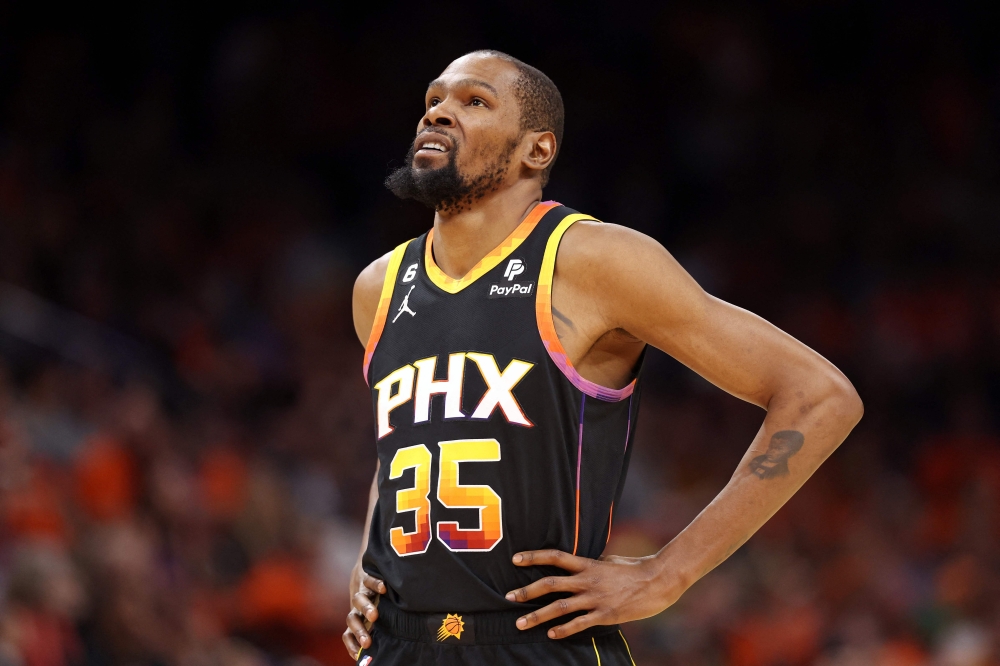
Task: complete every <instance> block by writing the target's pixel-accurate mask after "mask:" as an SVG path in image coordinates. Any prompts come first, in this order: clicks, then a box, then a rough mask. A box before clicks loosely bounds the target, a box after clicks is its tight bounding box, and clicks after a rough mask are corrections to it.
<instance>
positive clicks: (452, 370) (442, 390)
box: [373, 352, 534, 439]
mask: <svg viewBox="0 0 1000 666" xmlns="http://www.w3.org/2000/svg"><path fill="white" fill-rule="evenodd" d="M466 359H469V360H470V361H472V362H474V363H475V364H476V366H477V367H478V368H479V373H480V374H481V375H482V377H483V381H484V382H485V383H486V393H484V394H483V397H482V398H480V400H479V404H478V405H476V409H475V410H473V412H472V414H471V415H470V416H466V415H465V413H464V412H463V411H462V388H463V385H464V382H465V360H466ZM533 367H534V364H533V363H527V362H525V361H519V360H517V359H514V360H512V361H511V362H510V363H509V364H508V365H507V367H506V368H504V370H503V372H501V371H500V368H499V367H498V366H497V362H496V359H494V358H493V356H492V355H491V354H480V353H477V352H457V353H455V354H449V355H448V378H447V379H440V380H435V379H434V372H435V370H436V368H437V357H436V356H431V357H429V358H422V359H420V360H419V361H414V362H413V363H412V364H408V365H404V366H403V367H401V368H398V369H396V370H393V371H392V372H390V373H389V374H388V375H386V376H385V377H384V378H383V379H382V380H381V381H379V382H378V383H377V384H375V386H374V387H373V388H374V389H375V390H376V391H377V392H378V396H377V398H376V405H377V406H376V412H377V416H378V438H379V439H382V438H383V437H385V436H386V435H388V434H389V433H391V432H392V431H393V430H394V428H393V427H392V425H390V423H389V415H390V414H391V413H392V411H393V410H394V409H398V408H399V407H402V406H403V405H405V404H406V403H408V402H410V400H413V423H414V424H417V423H426V422H427V421H429V420H430V405H431V397H432V396H434V395H439V394H444V418H446V419H462V418H469V419H476V420H486V419H488V418H490V416H491V415H492V414H493V412H494V410H496V408H497V407H499V408H500V411H501V412H503V415H504V418H506V419H507V422H508V423H516V424H518V425H523V426H528V427H530V426H532V425H533V424H532V423H531V421H529V420H528V417H526V416H525V415H524V412H523V411H522V410H521V406H520V405H519V404H518V403H517V399H516V398H514V393H513V391H514V387H515V386H517V384H518V382H520V381H521V380H522V379H524V376H525V375H526V374H528V371H529V370H531V368H533Z"/></svg>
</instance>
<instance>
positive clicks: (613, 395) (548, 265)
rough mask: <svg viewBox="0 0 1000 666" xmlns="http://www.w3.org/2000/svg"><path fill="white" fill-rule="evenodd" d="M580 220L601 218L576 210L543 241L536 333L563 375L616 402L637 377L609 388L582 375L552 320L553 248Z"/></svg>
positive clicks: (629, 392) (586, 390)
mask: <svg viewBox="0 0 1000 666" xmlns="http://www.w3.org/2000/svg"><path fill="white" fill-rule="evenodd" d="M580 220H590V221H592V222H600V220H595V219H594V218H592V217H590V216H589V215H581V214H578V213H577V214H574V215H567V216H566V217H565V218H563V220H562V222H560V223H559V225H558V226H557V227H556V228H555V230H554V231H553V232H552V235H551V236H549V240H548V242H547V243H546V244H545V255H544V256H543V258H542V270H541V273H540V274H539V275H538V292H537V294H536V295H535V319H536V320H537V322H538V333H539V335H541V337H542V344H543V345H545V349H546V351H548V352H549V358H551V359H552V361H553V362H554V363H555V364H556V365H557V366H558V367H559V369H560V370H562V373H563V374H564V375H565V376H566V379H568V380H569V381H570V383H572V384H573V386H575V387H577V388H578V389H580V390H581V391H582V392H583V393H585V394H587V395H589V396H590V397H591V398H597V399H598V400H603V401H605V402H619V401H621V400H624V399H625V398H627V397H629V396H630V395H632V391H633V389H635V382H636V380H634V379H633V380H632V381H631V382H630V383H629V384H628V386H626V387H624V388H620V389H611V388H607V387H604V386H601V385H599V384H595V383H594V382H592V381H590V380H588V379H584V378H583V377H581V376H580V373H579V372H577V371H576V368H574V367H573V364H572V363H571V362H570V360H569V356H568V355H567V354H566V350H565V349H563V346H562V342H560V341H559V336H558V335H557V334H556V327H555V324H554V323H553V321H552V276H553V274H554V273H555V269H556V252H557V251H558V250H559V242H560V241H561V240H562V237H563V234H565V233H566V230H567V229H569V228H570V227H571V226H572V225H573V224H575V223H576V222H579V221H580Z"/></svg>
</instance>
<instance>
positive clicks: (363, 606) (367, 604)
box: [351, 592, 378, 622]
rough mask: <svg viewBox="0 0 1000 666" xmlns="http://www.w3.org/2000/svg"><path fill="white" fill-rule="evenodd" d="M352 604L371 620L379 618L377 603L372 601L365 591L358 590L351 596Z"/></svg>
mask: <svg viewBox="0 0 1000 666" xmlns="http://www.w3.org/2000/svg"><path fill="white" fill-rule="evenodd" d="M351 605H352V606H354V609H355V610H356V611H357V612H359V613H361V614H362V615H364V616H365V619H367V620H368V621H369V622H374V621H375V620H377V619H378V609H377V608H375V604H373V603H372V600H371V598H370V597H369V596H368V595H367V594H365V593H364V592H358V593H357V594H355V595H354V596H353V597H351Z"/></svg>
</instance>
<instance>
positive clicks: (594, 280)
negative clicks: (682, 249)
mask: <svg viewBox="0 0 1000 666" xmlns="http://www.w3.org/2000/svg"><path fill="white" fill-rule="evenodd" d="M556 275H557V278H558V280H560V281H561V282H562V283H563V284H566V283H570V284H572V285H573V286H575V287H578V288H580V289H584V290H586V291H587V292H588V293H590V294H591V295H592V296H593V297H594V298H595V299H596V300H598V301H599V302H600V305H601V310H602V311H603V312H604V313H605V314H606V315H607V319H608V321H609V323H611V322H616V323H617V325H621V326H624V325H625V324H626V322H627V321H628V320H631V319H633V318H634V317H635V314H636V313H640V312H649V310H650V308H651V306H654V304H655V307H656V309H658V310H659V315H660V316H661V317H668V318H669V317H670V316H671V315H676V316H681V317H684V318H686V317H687V316H689V315H690V309H691V308H695V309H700V307H701V301H702V299H703V298H704V296H705V294H704V292H703V291H702V290H701V287H699V286H698V284H697V283H696V282H695V281H694V279H693V278H692V277H691V276H690V275H689V274H688V273H687V271H685V270H684V269H683V268H682V267H681V265H680V264H679V263H678V262H677V260H676V259H675V258H674V257H673V256H672V255H671V254H670V253H669V252H668V251H667V249H666V248H665V247H663V245H661V244H660V243H659V242H657V241H656V240H655V239H653V238H651V237H649V236H647V235H646V234H643V233H641V232H638V231H635V230H634V229H629V228H628V227H624V226H621V225H618V224H611V223H607V222H588V221H580V222H577V223H576V224H574V225H572V226H571V227H570V228H569V229H568V230H567V231H566V234H565V236H564V237H563V239H562V242H561V243H560V246H559V254H558V255H556ZM626 328H627V327H626Z"/></svg>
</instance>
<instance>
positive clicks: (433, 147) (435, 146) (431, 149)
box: [417, 141, 448, 153]
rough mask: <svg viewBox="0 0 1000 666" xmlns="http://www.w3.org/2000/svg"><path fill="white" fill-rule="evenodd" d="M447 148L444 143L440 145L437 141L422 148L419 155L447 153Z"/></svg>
mask: <svg viewBox="0 0 1000 666" xmlns="http://www.w3.org/2000/svg"><path fill="white" fill-rule="evenodd" d="M447 150H448V149H447V148H445V145H444V144H443V143H438V142H437V141H431V142H429V143H425V144H424V145H422V146H420V149H419V150H418V151H417V152H418V153H444V152H447Z"/></svg>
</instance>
